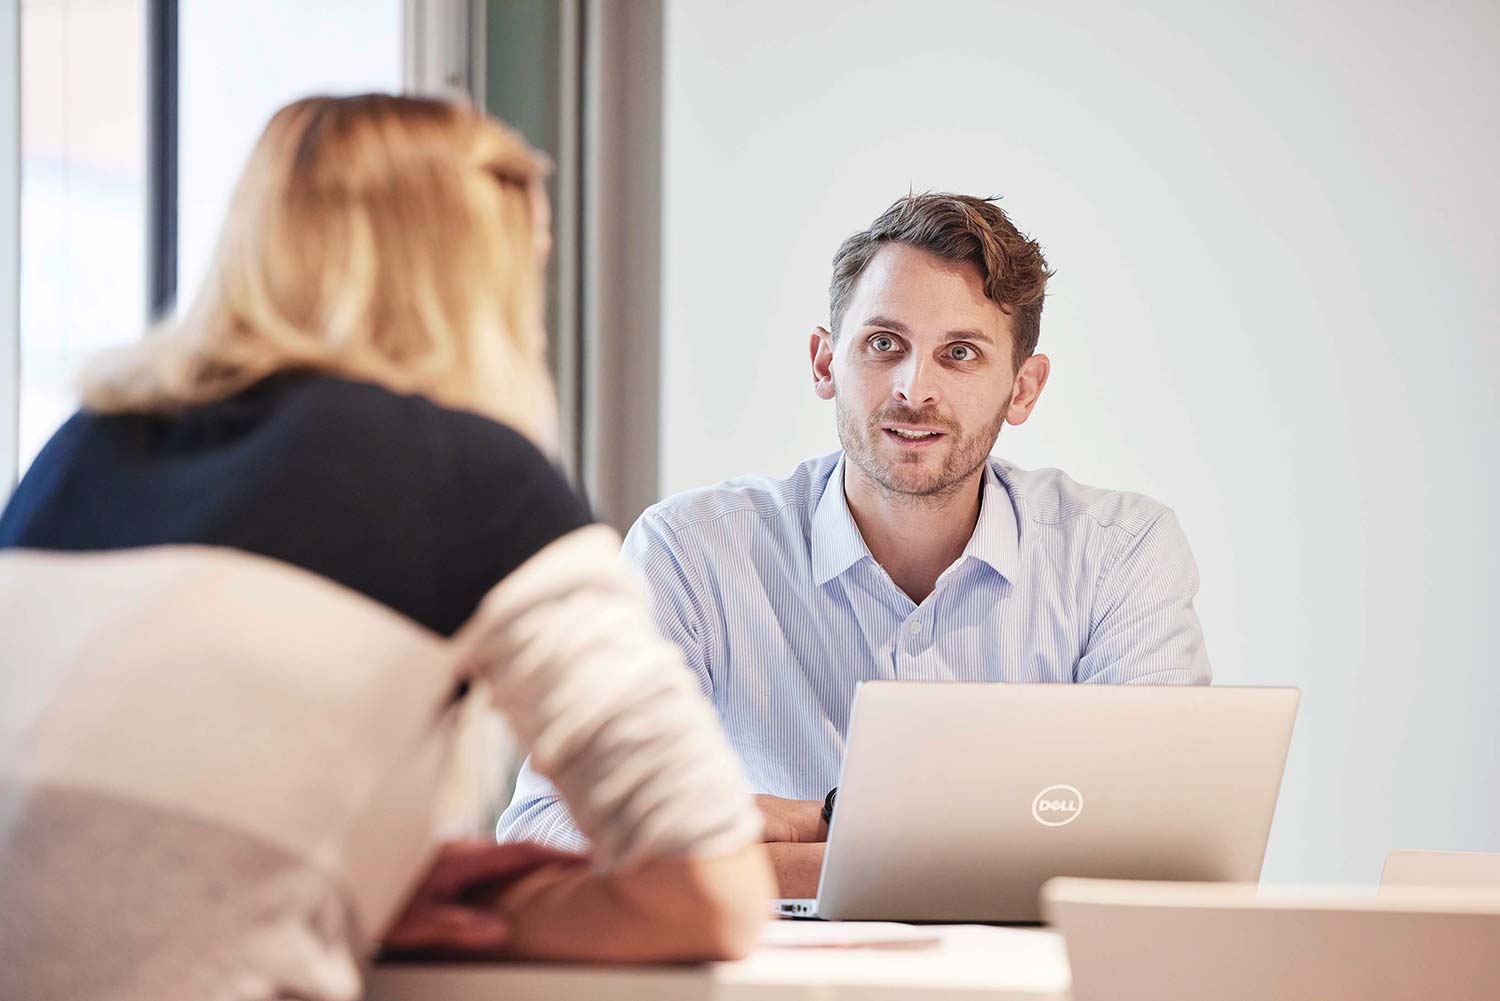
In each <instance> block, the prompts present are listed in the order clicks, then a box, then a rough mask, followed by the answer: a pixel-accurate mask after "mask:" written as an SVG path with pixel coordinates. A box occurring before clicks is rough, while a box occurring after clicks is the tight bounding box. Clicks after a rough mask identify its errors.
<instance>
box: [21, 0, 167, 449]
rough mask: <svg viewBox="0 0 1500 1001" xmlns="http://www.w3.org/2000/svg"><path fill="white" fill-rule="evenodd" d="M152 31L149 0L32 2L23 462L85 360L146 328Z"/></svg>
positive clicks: (25, 98)
mask: <svg viewBox="0 0 1500 1001" xmlns="http://www.w3.org/2000/svg"><path fill="white" fill-rule="evenodd" d="M145 40H146V3H145V0H22V3H21V266H20V299H21V307H20V310H21V312H20V320H21V322H20V379H19V398H20V405H19V425H20V426H19V454H18V459H19V468H20V471H22V472H24V471H25V469H26V467H27V466H28V465H29V464H30V462H31V459H32V458H33V457H34V456H35V455H36V453H37V451H38V450H40V448H41V447H42V445H43V444H44V443H45V442H46V440H47V438H48V436H50V435H51V434H52V432H53V431H54V430H55V429H56V427H57V425H58V424H59V423H60V422H61V421H62V420H63V419H64V418H66V417H67V415H68V414H69V413H70V412H72V410H73V408H74V406H75V405H76V400H75V395H74V391H73V381H74V379H75V378H76V376H77V372H78V368H79V364H80V363H81V362H82V360H83V359H84V358H86V357H87V356H88V355H90V354H93V353H94V352H95V351H98V350H99V349H101V348H104V347H108V346H110V345H114V344H120V343H124V342H127V341H129V340H131V339H132V338H135V337H138V336H140V334H141V331H142V329H143V327H144V323H145V317H146V294H145V293H146V243H145V231H146V230H145V217H146V45H145ZM132 43H133V44H132ZM7 472H8V471H7Z"/></svg>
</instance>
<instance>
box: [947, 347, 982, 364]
mask: <svg viewBox="0 0 1500 1001" xmlns="http://www.w3.org/2000/svg"><path fill="white" fill-rule="evenodd" d="M948 356H949V357H950V358H952V359H953V360H954V361H973V360H974V359H975V358H978V357H979V354H978V353H977V352H976V351H975V350H974V349H973V348H971V347H969V346H968V345H967V344H955V345H953V347H952V348H950V349H949V351H948Z"/></svg>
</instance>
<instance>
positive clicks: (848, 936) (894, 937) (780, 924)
mask: <svg viewBox="0 0 1500 1001" xmlns="http://www.w3.org/2000/svg"><path fill="white" fill-rule="evenodd" d="M941 942H942V937H941V936H940V935H938V934H937V933H936V932H935V931H934V930H932V929H930V928H920V927H916V926H913V925H901V924H892V923H889V922H881V921H768V922H766V932H765V935H764V937H763V938H762V939H761V948H762V949H931V948H935V947H936V946H938V945H939V944H941Z"/></svg>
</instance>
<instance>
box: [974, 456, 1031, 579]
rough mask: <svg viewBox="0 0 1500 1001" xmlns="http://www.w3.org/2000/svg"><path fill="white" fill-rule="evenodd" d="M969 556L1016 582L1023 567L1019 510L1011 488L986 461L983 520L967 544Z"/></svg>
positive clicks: (980, 506) (981, 507)
mask: <svg viewBox="0 0 1500 1001" xmlns="http://www.w3.org/2000/svg"><path fill="white" fill-rule="evenodd" d="M963 554H964V555H965V556H972V557H974V558H975V559H976V560H980V561H982V562H984V563H986V564H988V565H989V567H990V569H992V570H994V571H995V572H996V573H998V574H999V575H1000V576H1002V577H1004V578H1005V579H1006V580H1008V581H1010V582H1011V583H1012V584H1014V583H1015V582H1016V574H1017V573H1019V572H1020V569H1021V543H1020V530H1019V528H1018V526H1017V525H1016V509H1015V508H1014V507H1013V506H1012V505H1011V502H1010V491H1008V490H1006V489H1005V484H1004V483H1002V482H1000V477H999V476H997V475H996V474H995V465H994V463H992V462H989V461H986V462H985V464H984V487H983V489H982V490H981V491H980V502H979V521H978V522H977V523H975V525H974V534H973V535H971V536H969V544H968V545H967V546H964V553H963Z"/></svg>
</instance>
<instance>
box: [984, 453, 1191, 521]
mask: <svg viewBox="0 0 1500 1001" xmlns="http://www.w3.org/2000/svg"><path fill="white" fill-rule="evenodd" d="M990 466H991V468H992V469H993V470H994V472H995V475H996V476H998V477H999V479H1000V482H1001V483H1002V484H1004V486H1005V489H1006V492H1008V493H1009V494H1010V497H1011V502H1012V504H1013V505H1014V507H1015V509H1016V515H1017V517H1018V518H1019V519H1020V520H1021V521H1022V523H1023V525H1032V526H1036V527H1046V526H1056V527H1066V526H1069V525H1073V524H1076V523H1079V522H1080V521H1086V522H1088V523H1089V524H1092V525H1097V526H1100V527H1103V528H1116V529H1120V530H1122V531H1124V532H1125V533H1127V534H1129V535H1137V534H1139V533H1140V532H1141V531H1143V530H1144V529H1146V528H1147V527H1149V526H1150V525H1151V524H1153V523H1154V522H1156V521H1157V520H1159V519H1160V518H1161V517H1162V516H1164V515H1170V514H1171V509H1170V508H1169V507H1167V506H1166V505H1165V504H1163V503H1161V502H1160V501H1158V500H1155V499H1153V498H1151V497H1147V496H1146V495H1145V494H1139V493H1135V492H1133V491H1130V490H1110V489H1107V488H1104V487H1095V486H1090V485H1088V484H1085V483H1079V482H1078V481H1077V480H1075V479H1073V478H1072V477H1071V476H1069V475H1068V474H1067V473H1065V472H1063V471H1062V470H1060V469H1022V468H1020V467H1019V466H1015V465H1013V464H1011V463H1009V462H1007V461H1005V460H1003V459H997V458H995V457H993V456H992V457H991V458H990Z"/></svg>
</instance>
